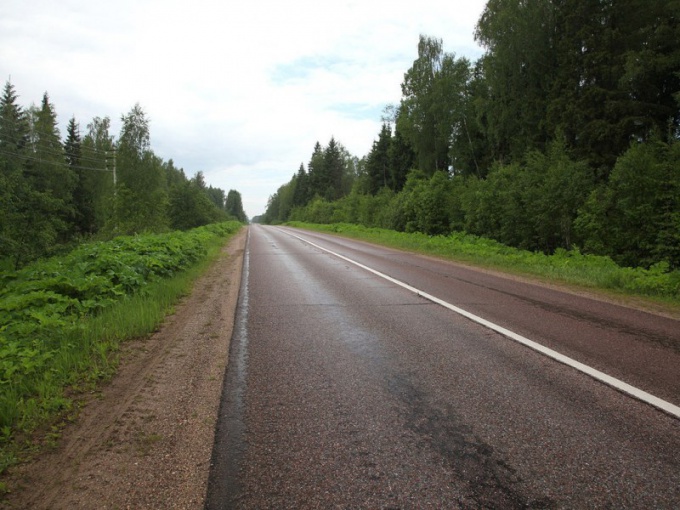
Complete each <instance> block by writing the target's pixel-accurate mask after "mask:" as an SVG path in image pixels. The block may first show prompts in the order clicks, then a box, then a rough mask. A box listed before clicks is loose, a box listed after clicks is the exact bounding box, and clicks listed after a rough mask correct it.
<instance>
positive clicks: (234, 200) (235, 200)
mask: <svg viewBox="0 0 680 510" xmlns="http://www.w3.org/2000/svg"><path fill="white" fill-rule="evenodd" d="M224 209H225V211H226V212H227V214H228V215H230V216H232V217H234V218H236V219H237V220H238V221H241V222H243V223H246V222H247V221H248V216H246V213H245V211H244V210H243V202H242V200H241V194H240V193H239V192H238V191H236V190H233V189H230V190H229V193H227V200H226V202H225V205H224Z"/></svg>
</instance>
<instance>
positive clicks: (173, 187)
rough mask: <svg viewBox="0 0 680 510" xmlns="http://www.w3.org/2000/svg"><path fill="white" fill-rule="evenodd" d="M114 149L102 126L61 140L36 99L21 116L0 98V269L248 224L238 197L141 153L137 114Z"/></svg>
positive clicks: (144, 141)
mask: <svg viewBox="0 0 680 510" xmlns="http://www.w3.org/2000/svg"><path fill="white" fill-rule="evenodd" d="M121 120H122V127H121V130H120V134H119V136H118V139H117V140H116V139H115V138H114V136H113V135H112V134H111V133H110V129H111V121H110V119H109V118H108V117H104V118H101V117H95V118H93V119H92V121H91V122H90V123H89V124H87V129H86V131H85V132H84V134H83V133H81V131H80V125H79V123H78V122H77V121H76V119H75V118H71V119H70V121H69V123H68V127H67V135H66V139H65V140H62V139H61V135H60V132H59V129H58V125H57V114H56V109H55V106H54V105H53V104H52V103H51V102H50V98H49V95H48V94H47V93H45V94H44V96H43V98H42V101H41V103H40V106H36V105H35V104H33V105H31V106H30V107H28V108H26V107H23V106H21V105H20V104H19V102H18V94H17V92H16V91H15V89H14V86H13V85H12V84H11V83H10V82H9V81H8V82H7V83H6V84H5V87H4V90H3V94H2V97H1V98H0V269H6V270H14V269H19V268H21V267H24V266H25V265H26V264H28V263H30V262H33V261H35V260H38V259H41V258H45V257H48V256H51V255H54V254H58V253H66V252H68V251H69V250H71V249H73V248H74V247H76V246H78V245H79V244H80V243H82V242H83V241H87V240H107V239H112V238H114V237H116V236H120V235H128V234H141V233H160V232H167V231H171V230H188V229H192V228H195V227H199V226H202V225H207V224H211V223H216V222H220V221H227V220H229V219H235V220H238V221H241V222H245V221H247V218H246V215H245V212H244V211H243V205H242V200H241V195H240V193H239V192H238V191H235V190H230V191H229V192H228V193H226V194H225V192H224V191H223V190H221V189H219V188H214V187H212V186H209V185H207V184H206V182H205V179H204V176H203V173H202V172H200V171H199V172H197V173H196V174H195V175H194V176H193V177H191V178H189V177H187V175H186V174H185V173H184V170H183V169H182V168H177V167H176V166H175V165H174V163H173V161H172V160H169V161H167V162H166V161H163V160H162V159H161V158H159V157H158V156H157V155H155V154H154V152H153V150H152V149H151V146H150V137H149V120H148V118H147V116H146V114H145V112H144V110H143V109H142V108H141V106H140V105H139V104H137V105H135V106H134V107H133V108H132V109H131V110H130V112H129V113H127V114H126V115H123V116H122V118H121Z"/></svg>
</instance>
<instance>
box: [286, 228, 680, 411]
mask: <svg viewBox="0 0 680 510" xmlns="http://www.w3.org/2000/svg"><path fill="white" fill-rule="evenodd" d="M286 233H287V234H288V235H290V236H293V237H295V238H296V239H299V240H300V241H302V242H305V243H307V244H309V245H311V246H314V247H315V248H318V249H319V250H322V251H325V252H326V253H330V254H331V255H334V256H335V257H338V258H340V259H342V260H344V261H346V262H349V263H350V264H354V265H355V266H357V267H360V268H361V269H364V270H366V271H369V272H371V273H373V274H374V275H376V276H379V277H380V278H384V279H385V280H387V281H389V282H392V283H394V284H395V285H399V286H400V287H403V288H404V289H406V290H409V291H411V292H413V293H414V294H416V295H418V296H420V297H422V298H425V299H427V300H429V301H432V302H433V303H436V304H438V305H441V306H443V307H444V308H448V309H449V310H451V311H452V312H455V313H457V314H459V315H462V316H463V317H466V318H468V319H470V320H471V321H473V322H476V323H477V324H481V325H482V326H484V327H486V328H489V329H491V330H493V331H495V332H497V333H500V334H501V335H503V336H506V337H508V338H510V339H512V340H514V341H516V342H519V343H520V344H522V345H525V346H526V347H529V348H530V349H533V350H535V351H537V352H540V353H541V354H543V355H545V356H548V357H549V358H552V359H554V360H555V361H558V362H559V363H562V364H564V365H567V366H569V367H572V368H575V369H576V370H578V371H579V372H582V373H584V374H586V375H588V376H590V377H592V378H593V379H596V380H598V381H600V382H603V383H604V384H606V385H608V386H611V387H612V388H615V389H617V390H619V391H621V392H623V393H626V394H628V395H630V396H631V397H633V398H636V399H638V400H641V401H642V402H645V403H647V404H649V405H652V406H654V407H656V408H657V409H660V410H661V411H664V412H666V413H668V414H670V415H671V416H674V417H676V418H680V407H678V406H676V405H674V404H671V403H670V402H667V401H665V400H662V399H660V398H659V397H655V396H654V395H652V394H651V393H647V392H646V391H644V390H641V389H639V388H636V387H635V386H631V385H630V384H628V383H625V382H623V381H621V380H620V379H617V378H615V377H612V376H610V375H607V374H605V373H604V372H600V371H599V370H596V369H594V368H592V367H589V366H588V365H584V364H583V363H580V362H579V361H576V360H575V359H572V358H570V357H568V356H565V355H564V354H560V353H559V352H557V351H554V350H552V349H550V348H548V347H545V346H543V345H541V344H539V343H536V342H534V341H533V340H529V339H528V338H526V337H523V336H522V335H518V334H517V333H514V332H513V331H510V330H509V329H506V328H504V327H502V326H499V325H497V324H494V323H493V322H489V321H488V320H486V319H483V318H481V317H479V316H477V315H474V314H472V313H470V312H467V311H465V310H463V309H462V308H458V307H457V306H454V305H452V304H451V303H447V302H446V301H444V300H442V299H439V298H438V297H435V296H432V295H431V294H428V293H427V292H423V291H422V290H420V289H417V288H415V287H412V286H410V285H409V284H407V283H404V282H402V281H400V280H397V279H395V278H392V277H391V276H388V275H386V274H384V273H381V272H380V271H377V270H375V269H372V268H370V267H368V266H365V265H363V264H361V263H360V262H357V261H355V260H352V259H350V258H347V257H345V256H343V255H340V254H339V253H336V252H334V251H331V250H329V249H327V248H324V247H323V246H319V245H318V244H315V243H313V242H311V241H308V240H307V239H303V238H302V237H300V236H297V235H295V234H293V233H291V232H286Z"/></svg>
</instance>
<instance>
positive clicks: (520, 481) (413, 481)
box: [206, 225, 680, 509]
mask: <svg viewBox="0 0 680 510" xmlns="http://www.w3.org/2000/svg"><path fill="white" fill-rule="evenodd" d="M310 243H313V244H310ZM325 250H331V251H332V252H334V253H337V254H340V255H342V256H343V257H346V258H347V259H348V260H345V259H343V258H339V257H338V256H336V255H334V254H331V253H329V252H327V251H325ZM353 262H357V263H359V264H363V265H364V266H367V267H369V268H372V269H374V270H376V271H379V272H381V273H384V274H386V275H389V276H390V277H392V278H394V279H396V280H398V281H399V282H404V283H406V284H408V285H410V286H413V287H416V288H417V289H419V291H421V294H422V293H427V294H429V295H432V296H436V297H437V298H439V299H441V300H443V301H444V302H446V303H449V304H451V305H452V306H454V307H459V308H461V309H463V310H465V311H467V312H470V313H471V314H474V315H476V316H479V317H482V318H483V319H485V320H487V321H490V322H492V323H493V324H496V325H498V326H501V327H503V328H507V329H508V330H510V331H512V332H513V333H516V334H518V335H521V336H522V337H526V338H527V339H529V340H532V341H535V342H538V343H540V344H541V345H544V346H546V347H548V348H550V349H553V350H555V351H557V352H559V353H561V354H563V355H566V356H568V357H569V358H571V359H574V360H576V361H577V362H579V363H582V364H585V365H587V366H588V367H592V368H593V369H595V370H597V371H600V372H603V373H605V374H607V375H609V376H612V377H614V378H616V379H617V380H621V381H623V382H624V383H626V384H628V385H631V386H633V387H635V388H637V389H639V390H641V391H644V392H646V393H649V394H651V395H653V396H655V397H658V398H659V399H661V400H662V401H663V402H666V403H667V404H668V405H669V406H671V408H673V406H678V405H680V322H679V321H677V320H673V319H670V318H664V317H661V316H657V315H651V314H648V313H644V312H640V311H636V310H633V309H630V308H623V307H620V306H616V305H613V304H609V303H606V302H603V301H598V300H593V299H589V298H586V297H580V296H577V295H574V294H572V293H565V292H560V291H558V290H555V289H550V288H547V287H545V286H538V285H531V284H528V283H524V282H521V281H518V280H517V279H516V278H504V277H499V276H497V275H494V274H491V273H489V272H484V271H476V270H472V269H469V268H465V267H462V266H459V265H455V264H452V263H448V262H442V261H438V260H435V259H432V258H428V257H422V256H415V255H411V254H407V253H403V252H398V251H394V250H389V249H385V248H381V247H376V246H373V245H369V244H366V243H361V242H356V241H351V240H347V239H341V238H336V237H332V236H326V235H321V234H317V233H310V232H304V231H299V230H293V229H283V228H276V227H264V226H258V225H253V226H252V227H250V238H249V242H248V250H247V253H246V257H245V263H244V280H243V285H242V289H241V298H240V299H241V301H240V304H239V307H238V312H237V317H236V322H237V323H236V325H235V334H234V337H233V339H232V346H231V353H230V360H229V367H228V370H227V378H226V380H225V387H224V390H223V391H224V392H223V401H222V408H221V411H220V418H219V419H220V421H219V423H218V428H217V432H216V443H215V448H214V451H213V465H212V469H211V477H210V480H209V488H208V497H207V503H206V508H208V509H216V508H277V509H279V508H385V509H388V508H389V509H396V508H400V509H407V508H465V509H467V508H473V509H474V508H678V507H680V455H679V452H680V419H678V417H676V416H673V415H672V413H669V412H664V411H663V410H660V409H659V408H657V407H654V406H653V405H650V404H648V403H645V402H642V401H640V400H637V399H635V398H633V397H631V396H630V395H629V394H627V393H624V392H622V391H619V390H616V389H613V388H612V387H611V386H609V385H607V384H603V383H602V382H599V381H597V380H595V379H593V378H592V377H591V376H589V375H586V374H584V373H582V372H580V371H578V370H575V369H574V368H572V367H570V366H567V365H565V364H563V363H558V362H556V361H554V360H553V359H551V358H549V357H547V356H545V355H543V354H540V353H538V352H536V351H534V350H532V349H529V348H527V347H526V346H524V345H522V344H520V343H518V342H516V341H514V340H512V339H510V338H508V337H507V336H506V335H503V334H500V333H498V332H496V331H493V330H491V329H489V328H488V327H485V326H483V325H480V324H478V323H476V322H473V321H472V320H470V319H469V318H466V317H464V316H461V315H460V314H458V313H455V312H453V311H451V310H450V309H447V308H445V307H443V306H440V305H438V304H436V303H433V302H432V301H431V300H428V299H425V298H423V297H422V296H421V295H418V294H416V293H413V292H411V291H409V290H407V289H405V288H403V287H401V286H399V285H397V284H395V283H394V282H392V281H389V280H386V279H385V278H382V277H380V276H379V275H377V274H375V273H372V272H369V271H368V270H367V269H365V268H362V267H359V266H357V265H355V263H353ZM675 409H677V407H675Z"/></svg>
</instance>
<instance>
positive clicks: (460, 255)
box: [287, 221, 680, 312]
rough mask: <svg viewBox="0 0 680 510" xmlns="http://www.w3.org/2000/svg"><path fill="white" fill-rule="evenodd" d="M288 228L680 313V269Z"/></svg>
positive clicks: (423, 237) (335, 229)
mask: <svg viewBox="0 0 680 510" xmlns="http://www.w3.org/2000/svg"><path fill="white" fill-rule="evenodd" d="M287 225H289V226H292V227H298V228H305V229H310V230H317V231H321V232H329V233H335V234H338V235H342V236H345V237H351V238H354V239H360V240H364V241H369V242H372V243H376V244H381V245H383V246H389V247H392V248H398V249H403V250H409V251H412V252H416V253H422V254H427V255H434V256H437V257H442V258H446V259H450V260H454V261H458V262H464V263H469V264H472V265H475V266H478V267H483V268H489V269H498V270H502V271H507V272H510V273H514V274H519V275H527V276H533V277H538V278H540V279H543V280H548V281H554V282H560V283H565V284H568V285H574V286H578V287H581V288H587V289H593V290H605V291H613V292H615V293H617V294H624V295H629V296H640V297H645V298H652V299H654V300H656V301H658V302H662V303H664V304H668V305H670V306H671V307H673V309H675V310H677V311H679V312H680V270H675V271H669V268H668V265H667V263H664V262H660V263H658V264H656V265H654V266H652V267H650V268H649V269H645V268H640V267H637V268H631V267H622V266H619V265H618V264H616V263H615V262H614V261H613V260H612V259H611V258H609V257H604V256H599V255H584V254H583V253H581V252H580V251H579V250H569V251H567V250H564V249H558V250H556V251H555V252H554V253H553V254H552V255H546V254H545V253H541V252H532V251H528V250H521V249H518V248H513V247H511V246H507V245H503V244H501V243H499V242H497V241H494V240H492V239H487V238H483V237H478V236H475V235H471V234H465V233H463V232H454V233H452V234H448V235H427V234H423V233H419V232H412V233H405V232H396V231H394V230H387V229H381V228H376V227H364V226H361V225H352V224H347V223H335V224H311V223H302V222H295V221H292V222H289V223H287Z"/></svg>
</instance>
